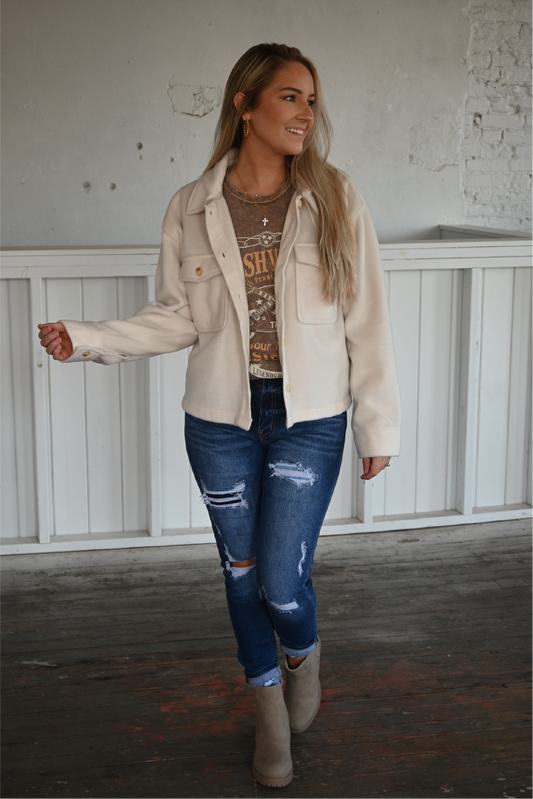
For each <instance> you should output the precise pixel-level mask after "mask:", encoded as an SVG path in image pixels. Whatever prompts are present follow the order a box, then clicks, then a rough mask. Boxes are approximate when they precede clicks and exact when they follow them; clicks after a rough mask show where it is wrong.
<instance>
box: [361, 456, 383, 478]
mask: <svg viewBox="0 0 533 799" xmlns="http://www.w3.org/2000/svg"><path fill="white" fill-rule="evenodd" d="M389 463H390V458H363V474H362V475H361V480H372V478H373V477H375V476H376V475H377V474H379V473H380V472H382V471H383V469H384V468H385V467H386V466H388V465H389Z"/></svg>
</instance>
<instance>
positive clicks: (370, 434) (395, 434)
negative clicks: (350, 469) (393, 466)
mask: <svg viewBox="0 0 533 799" xmlns="http://www.w3.org/2000/svg"><path fill="white" fill-rule="evenodd" d="M354 440H355V448H356V450H357V454H358V456H359V457H360V458H388V457H394V456H396V455H399V454H400V428H399V427H373V428H370V429H367V430H354Z"/></svg>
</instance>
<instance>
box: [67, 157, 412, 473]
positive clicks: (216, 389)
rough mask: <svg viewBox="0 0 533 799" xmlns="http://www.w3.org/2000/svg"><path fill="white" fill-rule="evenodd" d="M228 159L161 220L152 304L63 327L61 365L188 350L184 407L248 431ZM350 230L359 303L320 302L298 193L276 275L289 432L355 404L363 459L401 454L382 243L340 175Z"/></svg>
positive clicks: (245, 344) (306, 207)
mask: <svg viewBox="0 0 533 799" xmlns="http://www.w3.org/2000/svg"><path fill="white" fill-rule="evenodd" d="M235 158H236V152H235V151H231V152H230V153H228V154H227V155H226V156H225V157H224V158H223V159H221V160H220V161H219V162H218V163H217V164H216V165H215V166H214V167H213V169H211V170H210V171H209V172H207V173H205V174H204V175H202V177H201V178H200V179H199V180H196V181H195V182H194V183H190V184H189V185H187V186H184V187H183V188H182V189H180V191H178V192H177V194H175V195H174V197H173V198H172V200H171V201H170V205H169V207H168V210H167V212H166V215H165V219H164V221H163V233H162V245H161V251H160V255H159V262H158V267H157V273H156V281H155V296H156V301H155V302H150V303H148V304H147V305H145V306H144V308H142V309H141V310H140V311H138V312H137V313H136V314H135V315H134V316H132V317H130V318H129V319H123V320H110V321H106V322H74V321H68V320H62V321H63V324H64V325H65V327H66V329H67V332H68V334H69V336H70V338H71V340H72V343H73V346H74V351H73V354H72V356H71V357H70V358H69V359H68V360H67V361H64V363H72V362H75V361H96V362H97V363H103V364H112V363H119V362H123V361H131V360H135V359H138V358H146V357H149V356H152V355H159V354H161V353H165V352H174V351H176V350H181V349H184V348H185V347H192V350H191V353H190V357H189V361H188V367H187V376H186V387H185V396H184V398H183V403H182V405H183V408H184V409H185V411H187V413H189V414H191V415H192V416H197V417H200V418H201V419H206V420H207V421H213V422H223V423H226V424H232V425H237V426H238V427H241V428H243V429H244V430H247V429H249V427H250V425H251V423H252V418H251V415H250V385H249V374H248V365H249V364H248V362H249V335H250V332H249V315H248V303H247V298H246V289H245V284H244V272H243V266H242V260H241V256H240V253H239V249H238V246H237V240H236V237H235V233H234V230H233V224H232V221H231V217H230V214H229V210H228V207H227V204H226V201H225V200H224V198H223V196H222V183H223V180H224V176H225V174H226V170H227V169H228V167H229V165H230V164H231V163H232V162H233V161H234V160H235ZM346 181H347V194H348V198H349V203H350V207H351V208H350V209H351V214H352V217H353V223H354V225H355V231H356V237H357V247H358V261H357V269H358V273H359V293H358V297H357V300H355V301H354V302H349V303H347V304H346V305H344V306H338V305H337V304H331V303H329V302H326V301H325V300H324V299H323V296H322V292H321V275H320V266H319V261H318V247H317V227H316V224H317V208H316V204H315V202H314V199H313V196H312V194H311V193H310V192H307V191H303V192H298V191H296V192H295V194H294V196H293V198H292V200H291V204H290V206H289V210H288V212H287V217H286V221H285V227H284V229H283V236H282V239H281V245H280V251H279V255H278V260H277V265H276V274H275V293H276V318H277V327H278V338H279V345H280V349H279V351H280V360H281V365H282V368H283V387H284V396H285V406H286V412H287V427H291V426H292V425H294V424H295V423H296V422H303V421H308V420H311V419H321V418H325V417H328V416H334V415H336V414H339V413H342V412H343V411H345V410H347V409H348V408H349V407H350V405H351V403H352V401H353V417H352V427H353V432H354V437H355V445H356V448H357V452H358V454H359V457H361V458H362V457H374V456H376V457H377V456H388V455H397V454H398V453H399V446H400V399H399V391H398V381H397V376H396V366H395V360H394V351H393V344H392V337H391V330H390V322H389V314H388V308H387V300H386V295H385V286H384V280H383V270H382V266H381V259H380V253H379V246H378V241H377V238H376V234H375V231H374V227H373V225H372V221H371V219H370V216H369V213H368V209H367V207H366V204H365V201H364V200H363V198H362V197H361V195H360V194H359V192H358V191H357V190H356V189H355V187H354V186H353V184H351V182H350V181H349V179H348V178H346Z"/></svg>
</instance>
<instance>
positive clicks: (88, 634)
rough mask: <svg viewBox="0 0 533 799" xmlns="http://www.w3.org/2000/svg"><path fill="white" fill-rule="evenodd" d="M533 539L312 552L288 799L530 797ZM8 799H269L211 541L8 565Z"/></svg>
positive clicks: (484, 535)
mask: <svg viewBox="0 0 533 799" xmlns="http://www.w3.org/2000/svg"><path fill="white" fill-rule="evenodd" d="M530 546H531V524H530V522H529V521H525V522H503V523H491V524H482V525H465V526H463V527H455V528H434V529H429V530H417V531H408V532H393V533H379V534H373V535H357V536H343V537H338V538H323V539H321V541H320V542H319V546H318V550H317V555H316V559H315V565H314V570H313V574H314V582H315V587H316V591H317V595H318V602H319V631H320V634H321V636H322V638H323V642H324V644H323V660H322V663H323V666H322V684H323V703H322V706H321V710H320V713H319V715H318V716H317V718H316V720H315V722H314V724H313V726H312V727H311V728H310V729H309V730H308V731H307V732H305V733H304V734H302V735H299V736H293V745H292V754H293V759H294V774H295V777H294V780H293V782H292V784H291V785H290V786H289V787H287V788H285V789H282V790H281V791H279V792H278V795H283V796H285V797H374V796H385V797H437V796H439V797H440V796H444V795H448V794H449V795H450V797H451V799H459V798H460V797H518V798H521V797H527V796H531V786H532V780H531V748H530V747H531V737H530V736H531V729H530V719H531V712H530V711H531V704H530V632H531V600H530V585H531V557H530ZM3 594H4V610H3V660H4V662H3V670H4V671H3V675H4V676H3V713H2V718H3V796H4V797H266V796H272V794H273V793H274V794H276V791H275V790H272V789H268V788H264V787H262V786H258V785H257V784H255V783H254V780H253V778H252V776H251V771H250V767H251V761H252V756H253V746H254V705H253V695H252V692H251V690H250V689H249V688H248V687H247V686H246V685H245V682H244V679H243V676H242V674H241V669H240V666H239V664H238V663H237V661H236V659H235V648H236V647H235V643H234V640H233V637H232V631H231V628H230V624H229V620H228V615H227V610H226V607H225V598H224V590H223V583H222V578H221V574H220V567H219V565H218V563H217V559H216V554H215V548H214V545H204V546H200V547H174V548H155V549H145V550H140V549H135V550H122V551H107V552H84V553H74V554H72V553H68V554H48V555H41V556H38V557H35V558H34V557H33V556H31V557H30V556H12V557H6V558H4V560H3Z"/></svg>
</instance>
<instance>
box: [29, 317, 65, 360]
mask: <svg viewBox="0 0 533 799" xmlns="http://www.w3.org/2000/svg"><path fill="white" fill-rule="evenodd" d="M37 327H38V328H39V338H40V339H41V347H44V348H45V349H46V352H47V353H48V355H51V356H52V358H53V359H54V361H66V360H67V358H70V356H71V355H72V352H73V346H72V341H71V340H70V336H69V334H68V333H67V331H66V328H65V325H63V324H62V323H61V322H45V324H43V325H37Z"/></svg>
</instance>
